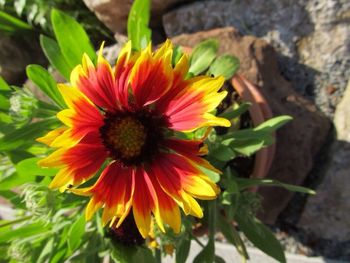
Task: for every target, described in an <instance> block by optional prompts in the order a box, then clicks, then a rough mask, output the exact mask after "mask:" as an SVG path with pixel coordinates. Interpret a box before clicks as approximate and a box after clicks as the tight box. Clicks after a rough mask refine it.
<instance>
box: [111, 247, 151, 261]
mask: <svg viewBox="0 0 350 263" xmlns="http://www.w3.org/2000/svg"><path fill="white" fill-rule="evenodd" d="M111 258H112V259H113V260H114V261H116V262H118V263H140V262H144V263H154V262H155V258H154V257H153V255H152V252H151V250H149V249H148V248H146V247H144V246H125V245H123V244H121V243H113V247H112V253H111Z"/></svg>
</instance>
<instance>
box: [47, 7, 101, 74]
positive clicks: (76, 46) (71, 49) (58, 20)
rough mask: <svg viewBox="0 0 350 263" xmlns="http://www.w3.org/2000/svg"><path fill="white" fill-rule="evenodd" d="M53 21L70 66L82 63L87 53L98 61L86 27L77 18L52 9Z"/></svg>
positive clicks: (63, 52) (54, 29) (64, 55)
mask: <svg viewBox="0 0 350 263" xmlns="http://www.w3.org/2000/svg"><path fill="white" fill-rule="evenodd" d="M51 22H52V27H53V31H54V33H55V36H56V39H57V42H58V45H59V47H60V49H61V52H62V54H63V57H64V58H65V60H66V61H67V63H68V64H69V66H70V68H71V69H72V68H74V67H75V66H76V65H78V64H81V61H82V57H83V54H84V53H86V54H87V55H88V56H89V57H90V58H91V59H92V61H96V53H95V50H94V48H93V46H92V44H91V42H90V39H89V37H88V35H87V34H86V32H85V31H84V28H83V27H82V26H81V25H80V24H79V23H78V22H77V21H75V19H74V18H73V17H71V16H69V15H67V14H65V13H64V12H61V11H59V10H57V9H53V10H52V11H51Z"/></svg>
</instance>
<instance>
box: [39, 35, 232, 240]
mask: <svg viewBox="0 0 350 263" xmlns="http://www.w3.org/2000/svg"><path fill="white" fill-rule="evenodd" d="M172 52H173V49H172V44H171V43H170V41H166V42H165V43H164V44H163V45H162V47H161V48H159V49H158V50H157V51H156V52H152V51H151V46H150V45H149V46H148V47H147V48H145V49H144V50H142V51H141V52H138V53H134V54H133V53H132V52H131V44H130V42H128V43H127V44H126V45H125V46H124V48H123V49H122V51H121V53H120V55H119V58H118V60H117V63H116V65H115V67H114V68H112V67H111V66H110V65H109V63H108V62H107V61H106V60H105V59H104V58H103V56H102V48H101V51H100V54H99V56H98V61H97V66H96V67H95V66H94V64H93V63H92V61H91V60H90V58H89V57H88V56H87V55H84V57H83V60H82V64H81V65H78V66H77V67H76V68H75V69H74V70H73V71H72V74H71V81H70V85H69V86H68V85H65V84H60V85H59V86H58V88H59V91H60V92H61V94H62V96H63V98H64V100H65V102H66V104H67V106H68V108H67V109H65V110H62V111H61V112H59V113H58V114H57V117H58V118H59V119H60V120H61V121H62V123H63V124H64V125H65V126H64V127H62V128H59V129H56V130H54V131H51V132H49V133H48V134H47V135H46V136H44V137H41V138H38V141H40V142H43V143H45V144H47V145H49V146H51V147H54V148H57V149H56V151H54V152H53V153H52V154H51V155H49V156H48V157H46V158H45V159H43V160H41V161H40V163H39V164H40V165H41V166H43V167H57V168H59V169H60V170H59V172H58V173H57V175H56V176H55V178H54V179H53V181H52V182H51V184H50V187H51V188H60V190H62V191H64V190H65V189H66V188H67V186H68V185H72V186H73V188H72V189H70V191H72V192H73V193H76V194H79V195H85V196H91V199H90V202H89V204H88V206H87V209H86V218H87V219H90V218H91V217H92V215H93V214H94V213H95V212H96V210H97V209H99V208H101V207H103V208H104V210H103V215H102V221H103V223H104V224H107V223H108V222H111V224H116V226H117V227H118V226H120V224H121V223H122V222H123V220H124V219H125V217H126V216H127V215H128V214H129V212H130V210H131V209H132V212H133V216H134V218H135V222H136V225H137V227H138V229H139V231H140V233H141V235H142V236H143V237H144V238H146V237H147V236H148V234H149V231H150V225H151V216H152V214H153V216H154V218H155V220H156V222H157V224H158V226H159V229H161V230H162V231H165V230H164V224H167V225H169V226H170V227H171V228H173V230H174V231H175V232H179V231H180V226H181V217H180V209H179V207H181V208H182V210H183V211H184V213H185V214H186V215H189V214H190V215H193V216H196V217H202V216H203V213H202V210H201V208H200V206H199V204H198V203H197V201H196V200H195V198H196V199H203V200H208V199H214V198H216V196H217V194H218V193H219V188H218V187H217V186H216V185H215V184H214V183H213V182H212V181H211V180H210V179H209V178H208V177H207V175H205V174H204V173H203V172H202V171H201V169H200V167H206V168H209V169H212V170H215V168H214V167H212V166H211V165H210V164H209V163H208V162H207V161H206V160H205V159H203V158H202V157H200V156H202V155H204V154H206V153H207V150H206V148H205V147H204V146H203V140H182V139H178V138H175V137H174V136H175V133H174V132H175V131H180V132H184V131H193V130H196V129H198V128H200V127H208V126H215V125H219V126H225V127H227V126H230V122H229V121H228V120H226V119H223V118H218V117H215V116H214V115H212V114H210V113H209V112H211V111H213V110H214V109H215V108H216V107H217V106H218V104H219V103H220V102H221V101H222V99H223V98H224V97H225V96H226V92H219V93H218V90H219V89H220V87H221V86H222V84H223V82H224V79H223V78H222V77H218V78H212V77H207V76H201V77H195V78H191V79H186V77H185V76H186V74H187V72H188V67H189V63H188V56H187V55H183V56H182V57H181V59H180V61H179V62H178V63H177V64H176V66H175V67H174V68H173V67H172V65H171V59H172ZM106 162H107V167H106V168H105V169H104V170H103V171H102V173H101V175H100V177H99V178H98V180H97V182H96V183H95V184H94V185H92V186H90V187H87V188H75V187H77V186H79V185H80V184H82V183H84V182H85V181H87V180H89V179H90V178H92V177H93V176H94V175H95V174H96V173H97V172H98V171H99V169H100V168H101V166H102V165H103V164H104V163H106Z"/></svg>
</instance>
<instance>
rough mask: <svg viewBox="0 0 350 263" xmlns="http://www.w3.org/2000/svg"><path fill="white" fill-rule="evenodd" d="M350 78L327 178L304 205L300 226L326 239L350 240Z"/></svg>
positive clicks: (340, 107)
mask: <svg viewBox="0 0 350 263" xmlns="http://www.w3.org/2000/svg"><path fill="white" fill-rule="evenodd" d="M349 106H350V81H349V84H348V87H347V89H346V91H345V94H344V97H343V99H342V101H341V102H340V103H339V105H338V107H337V109H336V112H335V117H334V125H335V129H336V139H337V140H336V141H335V142H334V143H333V145H332V150H331V157H330V160H329V163H328V165H327V169H326V171H325V175H324V179H323V181H322V183H321V185H319V187H318V188H317V189H316V191H317V195H316V196H313V197H310V198H309V199H308V201H307V203H306V206H305V208H304V212H303V214H302V216H301V220H300V222H299V226H300V227H302V228H304V229H305V230H308V231H311V232H312V233H313V234H314V235H316V236H318V237H321V238H324V239H333V240H334V239H335V240H338V241H350V213H349V211H350V177H349V175H350V162H349V160H350V107H349Z"/></svg>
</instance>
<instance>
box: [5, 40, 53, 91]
mask: <svg viewBox="0 0 350 263" xmlns="http://www.w3.org/2000/svg"><path fill="white" fill-rule="evenodd" d="M34 63H35V64H45V63H46V59H45V57H44V54H43V53H42V51H41V49H40V45H39V43H38V41H37V40H33V38H31V37H28V38H26V39H24V38H20V37H15V36H1V37H0V76H2V77H3V78H4V79H5V80H6V81H7V82H8V83H10V84H14V85H21V84H22V83H23V82H24V81H25V79H26V75H25V68H26V66H27V65H28V64H34Z"/></svg>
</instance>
